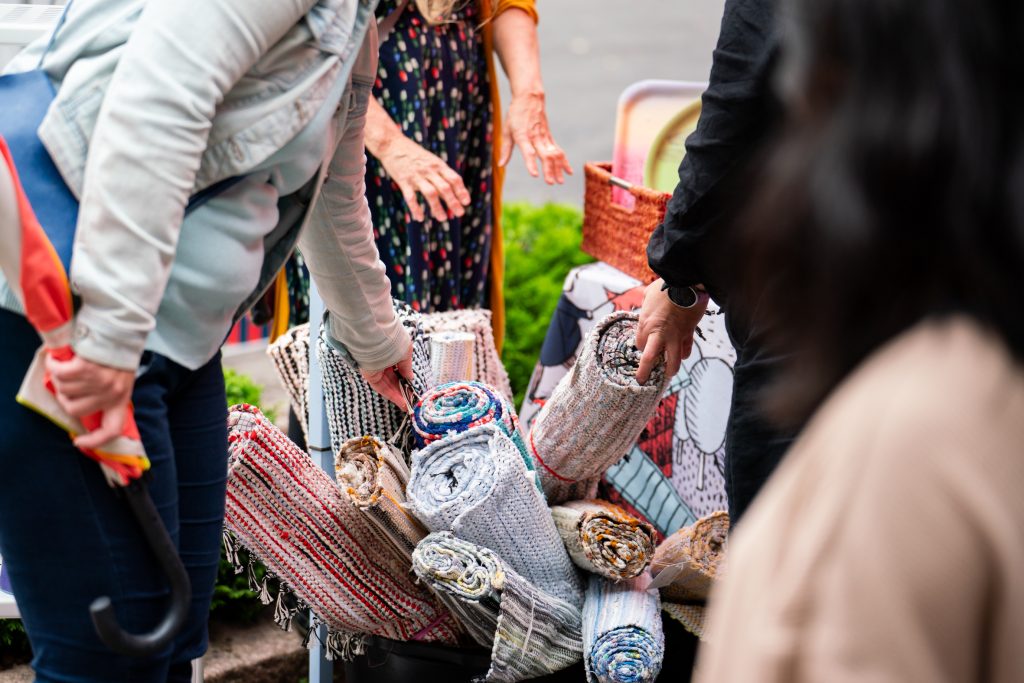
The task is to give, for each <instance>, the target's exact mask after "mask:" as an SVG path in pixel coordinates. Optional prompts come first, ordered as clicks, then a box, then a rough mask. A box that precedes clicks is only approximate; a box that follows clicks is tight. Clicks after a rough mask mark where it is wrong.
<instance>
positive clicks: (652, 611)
mask: <svg viewBox="0 0 1024 683" xmlns="http://www.w3.org/2000/svg"><path fill="white" fill-rule="evenodd" d="M649 583H650V576H649V575H648V574H641V575H640V576H638V577H636V578H635V579H629V580H627V581H620V582H619V583H612V582H611V581H608V580H606V579H603V578H601V577H599V576H591V577H590V583H589V584H588V585H587V600H586V602H585V603H584V605H583V662H584V664H585V666H586V668H587V680H588V681H589V683H595V682H597V683H646V682H647V681H653V680H655V679H656V678H657V677H658V673H659V672H660V671H661V663H662V661H663V660H664V658H665V634H664V631H663V630H662V626H661V608H660V605H659V600H658V594H657V592H656V591H651V590H648V588H647V586H648V584H649Z"/></svg>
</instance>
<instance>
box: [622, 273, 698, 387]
mask: <svg viewBox="0 0 1024 683" xmlns="http://www.w3.org/2000/svg"><path fill="white" fill-rule="evenodd" d="M663 284H664V281H663V280H660V279H659V280H655V281H654V282H652V283H651V284H649V285H647V290H646V292H645V293H644V303H643V307H642V308H641V309H640V324H639V326H638V327H637V332H636V347H637V348H638V349H640V350H641V351H642V352H643V355H642V356H641V357H640V367H639V368H638V369H637V371H636V381H637V382H639V383H640V384H644V383H646V382H647V378H648V377H649V376H650V374H651V368H653V367H654V366H655V365H656V364H657V362H658V359H659V358H661V356H662V354H664V356H665V374H666V375H667V376H668V377H674V376H675V374H676V373H677V372H679V366H680V364H681V363H682V361H683V360H684V359H686V358H689V357H690V352H691V351H693V331H694V330H695V329H697V325H698V324H699V323H700V321H701V318H702V317H704V309H706V308H707V306H708V301H707V297H706V296H705V297H703V298H702V299H700V300H699V301H698V302H697V303H696V304H694V305H693V306H692V307H690V308H680V307H679V306H676V305H675V304H674V303H672V302H671V301H669V298H668V292H666V291H664V290H662V285H663Z"/></svg>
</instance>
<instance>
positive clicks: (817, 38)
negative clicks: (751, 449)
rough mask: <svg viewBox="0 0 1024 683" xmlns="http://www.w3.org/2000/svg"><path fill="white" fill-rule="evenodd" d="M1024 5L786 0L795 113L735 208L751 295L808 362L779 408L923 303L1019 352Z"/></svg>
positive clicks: (814, 389)
mask: <svg viewBox="0 0 1024 683" xmlns="http://www.w3.org/2000/svg"><path fill="white" fill-rule="evenodd" d="M1022 6H1024V2H1020V0H1006V1H999V0H975V1H974V2H963V0H788V2H787V1H785V0H784V2H783V5H782V9H781V12H780V27H781V36H782V38H781V41H782V51H781V55H782V56H781V62H780V66H779V73H778V74H777V79H776V87H777V91H778V93H779V95H780V98H781V99H782V100H783V102H784V104H785V107H786V123H785V125H784V129H783V132H782V133H781V134H780V140H779V142H778V144H777V145H776V146H775V148H774V150H773V151H772V152H771V153H770V154H769V155H768V158H767V160H766V163H765V165H764V167H763V169H762V172H761V174H760V178H761V182H760V187H761V190H760V191H759V192H758V195H757V197H756V198H755V199H754V200H753V201H752V202H751V205H750V209H749V210H748V211H747V212H746V213H745V215H744V218H743V219H742V225H741V233H742V235H743V240H744V241H743V248H742V250H741V254H743V255H744V256H742V257H741V259H744V260H745V263H744V266H745V267H744V273H745V277H744V286H745V287H746V288H747V292H746V293H747V296H745V297H743V299H745V300H749V301H757V302H758V314H759V315H767V316H768V318H769V319H770V320H771V321H772V323H773V325H772V328H773V329H774V330H776V331H777V332H778V333H779V334H778V336H777V337H776V341H778V342H779V343H780V344H782V345H784V346H786V347H788V348H794V349H796V350H797V353H796V354H794V355H793V358H794V359H795V360H794V362H795V363H799V364H800V366H801V367H799V368H791V370H794V371H791V372H786V373H783V374H784V378H783V379H782V380H780V381H781V383H780V384H779V385H778V386H777V387H776V388H775V391H774V392H772V393H771V395H770V399H771V400H770V401H769V404H770V408H771V409H772V410H773V412H774V413H775V414H776V415H781V416H783V417H788V418H792V419H794V420H799V419H802V418H804V417H806V415H807V414H808V413H809V411H810V410H811V409H813V407H814V406H815V405H816V404H817V403H818V402H819V401H820V400H821V399H822V397H823V396H824V395H825V394H826V393H827V392H828V391H829V390H830V389H831V388H833V387H834V386H835V384H836V383H837V382H838V381H839V380H840V379H841V378H842V377H843V376H844V375H845V374H846V373H848V372H849V371H850V370H851V369H852V368H853V367H854V366H855V365H856V364H857V363H858V362H859V361H861V360H862V359H863V358H864V357H865V356H866V355H867V354H869V353H870V352H871V351H872V350H874V349H875V348H877V347H878V346H879V345H880V344H882V343H884V342H885V341H886V340H888V339H890V338H891V337H893V336H894V335H897V334H898V333H899V332H901V331H903V330H904V329H906V328H908V327H910V326H912V325H914V324H915V323H917V322H919V321H921V320H922V319H924V318H927V317H929V316H935V315H942V314H946V313H952V312H964V313H967V314H969V315H971V316H973V317H974V318H975V319H976V320H978V321H980V322H981V323H982V324H983V325H985V326H986V327H987V328H989V329H990V330H992V331H994V332H995V333H996V334H997V335H998V336H999V337H1000V338H1001V339H1002V340H1003V341H1004V343H1005V344H1006V345H1007V346H1008V347H1009V348H1010V350H1011V351H1012V352H1013V353H1014V355H1015V356H1016V357H1017V358H1018V359H1024V307H1022V301H1021V300H1022V297H1024V96H1022V93H1024V23H1022V22H1024V10H1022ZM937 371H938V370H937Z"/></svg>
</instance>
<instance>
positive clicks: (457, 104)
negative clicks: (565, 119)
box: [366, 0, 493, 312]
mask: <svg viewBox="0 0 1024 683" xmlns="http://www.w3.org/2000/svg"><path fill="white" fill-rule="evenodd" d="M399 3H400V0H381V3H380V5H379V6H378V8H377V18H378V19H381V18H383V17H385V16H387V15H388V14H390V13H391V12H392V11H393V10H394V9H395V8H396V7H397V6H398V4H399ZM478 24H479V13H478V10H477V7H476V4H475V3H474V2H467V3H465V5H463V6H461V7H460V8H459V9H458V10H457V11H456V12H455V14H454V16H453V21H452V22H450V23H446V24H441V25H439V26H430V25H428V24H427V22H426V20H425V19H424V18H423V16H422V15H421V14H420V13H419V11H418V10H417V9H416V4H415V3H409V5H408V6H407V8H406V10H405V12H404V13H403V14H402V16H401V18H400V19H399V20H398V23H397V24H396V25H395V28H394V30H393V31H392V32H391V34H390V35H389V36H388V38H387V40H386V41H385V42H383V43H382V44H381V47H380V66H379V70H378V73H377V81H376V83H375V84H374V96H375V97H376V98H377V101H378V102H380V104H381V106H383V107H384V110H385V111H386V112H387V113H388V115H389V116H390V117H391V119H392V120H393V121H395V122H396V123H397V124H398V125H399V126H400V127H401V129H402V132H403V133H405V135H406V136H407V137H409V138H411V139H412V140H414V141H415V142H416V143H418V144H419V145H421V146H423V147H424V148H425V149H427V150H428V151H430V152H432V153H434V154H436V155H437V156H439V157H440V158H441V159H443V160H444V161H445V162H446V163H447V164H448V165H449V166H451V167H452V168H453V169H454V170H455V171H456V172H457V173H458V174H459V175H461V176H462V179H463V182H464V183H465V185H466V189H467V190H468V191H469V193H470V197H471V198H472V203H471V204H470V206H468V207H466V213H465V215H464V216H462V217H455V216H450V217H449V219H448V220H437V219H435V218H434V217H432V216H431V215H429V213H428V214H427V218H426V220H425V221H423V222H417V221H414V220H412V216H411V215H410V214H409V210H408V208H407V207H406V204H405V201H404V199H403V198H402V193H401V190H399V188H398V185H396V184H395V183H394V182H393V181H392V180H391V178H390V177H389V176H388V175H387V173H386V172H385V170H384V168H383V166H382V165H381V164H380V162H379V161H377V159H375V158H374V157H373V156H368V161H367V169H366V191H367V200H368V201H369V203H370V211H371V213H372V216H373V225H374V230H375V236H376V239H377V248H378V250H379V251H380V255H381V259H382V260H383V261H384V263H385V265H386V266H387V272H388V276H389V277H390V278H391V287H392V294H393V295H394V296H395V297H396V298H398V299H401V300H404V301H405V302H407V303H408V304H409V305H411V306H412V307H413V308H414V309H416V310H418V311H424V312H427V311H445V310H451V309H459V308H476V307H480V306H481V305H483V304H485V303H486V301H487V299H486V284H487V273H488V266H489V261H490V250H491V229H492V210H493V207H492V188H493V180H492V174H491V155H492V141H493V130H492V118H491V102H490V83H489V80H488V74H487V61H486V58H485V55H484V49H483V31H482V29H480V28H479V26H478Z"/></svg>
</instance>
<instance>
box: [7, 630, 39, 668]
mask: <svg viewBox="0 0 1024 683" xmlns="http://www.w3.org/2000/svg"><path fill="white" fill-rule="evenodd" d="M31 658H32V648H31V647H30V646H29V644H28V635H26V634H25V628H24V627H23V626H22V625H21V622H20V621H18V620H17V619H0V668H2V667H4V666H13V665H15V664H22V663H24V662H27V661H28V660H30V659H31Z"/></svg>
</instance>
